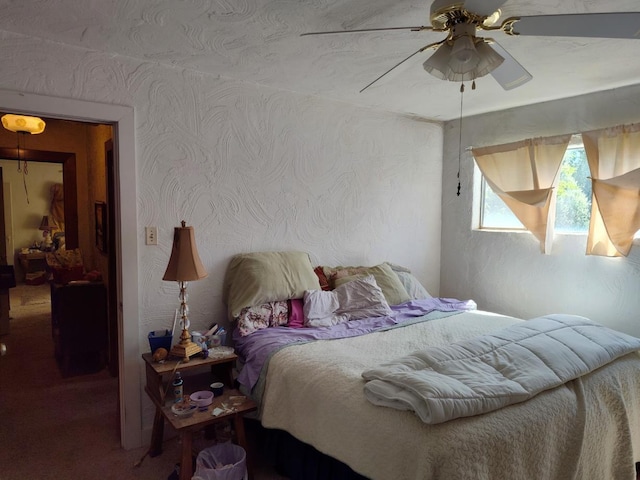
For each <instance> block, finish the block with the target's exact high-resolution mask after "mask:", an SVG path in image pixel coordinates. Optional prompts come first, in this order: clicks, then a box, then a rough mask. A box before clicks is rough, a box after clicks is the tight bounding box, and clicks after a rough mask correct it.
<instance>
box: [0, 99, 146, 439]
mask: <svg viewBox="0 0 640 480" xmlns="http://www.w3.org/2000/svg"><path fill="white" fill-rule="evenodd" d="M0 110H6V111H14V112H16V113H23V114H30V115H41V116H45V117H51V118H60V119H65V120H76V121H81V122H90V123H104V124H112V125H113V130H114V139H113V140H114V149H115V152H116V159H115V160H116V172H117V177H118V178H117V179H116V185H115V189H116V200H117V202H116V205H114V208H115V212H116V215H117V218H118V219H119V221H118V222H116V244H117V245H116V247H117V248H116V251H115V252H114V253H115V254H116V256H117V262H118V267H119V268H118V272H117V281H118V298H119V307H120V308H118V333H119V338H118V346H119V361H118V367H119V368H118V371H119V375H118V384H119V385H118V386H119V402H120V442H121V445H122V447H123V448H125V449H127V450H128V449H133V448H139V447H141V446H142V445H143V441H142V440H143V439H142V416H141V411H142V407H141V385H142V384H141V368H140V345H139V343H140V340H139V337H140V330H139V312H138V305H140V302H139V293H138V239H137V236H138V235H137V231H138V228H137V209H136V208H135V205H137V189H136V163H135V160H136V159H135V122H134V109H133V107H130V106H124V105H112V104H104V103H98V102H92V101H86V100H76V99H68V98H61V97H50V96H46V95H36V94H31V93H24V92H16V91H9V90H0ZM125 205H127V206H129V208H124V206H125ZM132 206H133V208H132Z"/></svg>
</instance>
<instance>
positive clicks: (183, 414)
mask: <svg viewBox="0 0 640 480" xmlns="http://www.w3.org/2000/svg"><path fill="white" fill-rule="evenodd" d="M197 409H198V406H197V405H196V404H195V403H194V402H189V403H184V402H180V403H174V404H173V405H171V411H172V412H173V414H174V415H176V416H177V417H180V418H189V417H190V416H191V415H193V414H194V413H195V411H196V410H197Z"/></svg>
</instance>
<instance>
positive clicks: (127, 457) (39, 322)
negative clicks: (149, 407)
mask: <svg viewBox="0 0 640 480" xmlns="http://www.w3.org/2000/svg"><path fill="white" fill-rule="evenodd" d="M30 288H33V289H34V290H28V289H30ZM38 291H39V293H38ZM25 292H26V293H25ZM43 292H45V293H46V295H44V294H43ZM23 297H24V298H27V301H26V304H25V305H23V304H22V303H23ZM43 298H45V299H46V300H47V301H45V302H43V301H41V300H42V299H43ZM10 303H11V312H10V314H11V317H12V319H11V321H10V325H11V333H10V334H9V335H6V336H3V337H0V342H2V343H5V344H6V345H7V355H6V356H3V357H0V479H2V480H18V479H19V480H23V479H38V480H48V479H51V480H54V479H55V480H61V479H65V480H66V479H87V480H88V479H96V478H99V479H101V480H126V479H158V480H164V479H166V478H167V477H168V476H169V475H170V474H171V472H172V471H173V467H174V464H175V463H176V462H177V461H178V459H179V458H180V444H179V441H178V439H177V438H174V439H170V440H167V441H166V442H165V443H164V445H163V448H164V452H163V454H162V455H160V456H158V457H155V458H150V457H147V458H145V459H144V461H143V462H142V464H141V465H139V466H138V467H135V466H134V464H136V463H137V462H138V461H139V460H140V458H142V457H143V455H144V454H145V452H146V448H141V449H138V450H131V451H125V450H123V449H122V448H120V435H119V432H118V430H119V425H118V421H117V408H118V384H117V378H112V377H111V376H110V375H109V373H108V371H107V370H106V369H105V370H102V371H101V372H98V373H92V374H86V375H78V376H74V377H69V378H63V377H62V375H61V374H60V370H59V368H58V365H57V363H56V361H55V358H54V355H53V341H52V339H51V317H50V305H49V303H48V286H46V287H45V288H42V286H37V287H35V286H33V287H32V286H20V287H17V288H15V289H11V300H10ZM166 428H170V427H166ZM203 446H204V445H203ZM255 453H256V458H257V460H259V459H260V456H259V452H255ZM283 478H284V477H281V476H279V475H277V474H276V473H274V472H273V471H272V469H270V468H269V467H267V466H264V465H260V464H259V465H257V468H256V472H255V480H281V479H283Z"/></svg>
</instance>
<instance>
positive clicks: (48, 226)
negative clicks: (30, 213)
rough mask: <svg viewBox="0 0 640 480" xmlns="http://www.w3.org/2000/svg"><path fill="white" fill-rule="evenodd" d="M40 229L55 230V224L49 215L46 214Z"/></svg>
mask: <svg viewBox="0 0 640 480" xmlns="http://www.w3.org/2000/svg"><path fill="white" fill-rule="evenodd" d="M38 230H53V225H52V224H51V223H50V222H49V215H44V216H43V217H42V221H41V222H40V226H39V227H38Z"/></svg>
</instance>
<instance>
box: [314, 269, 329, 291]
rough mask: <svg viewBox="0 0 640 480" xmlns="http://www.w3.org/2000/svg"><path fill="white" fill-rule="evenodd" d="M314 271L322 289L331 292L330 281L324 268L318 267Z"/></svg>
mask: <svg viewBox="0 0 640 480" xmlns="http://www.w3.org/2000/svg"><path fill="white" fill-rule="evenodd" d="M313 271H314V272H315V273H316V275H317V276H318V281H319V282H320V289H322V290H331V287H330V286H329V280H328V279H327V276H326V275H325V274H324V270H323V268H322V267H320V266H318V267H316V268H314V269H313Z"/></svg>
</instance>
